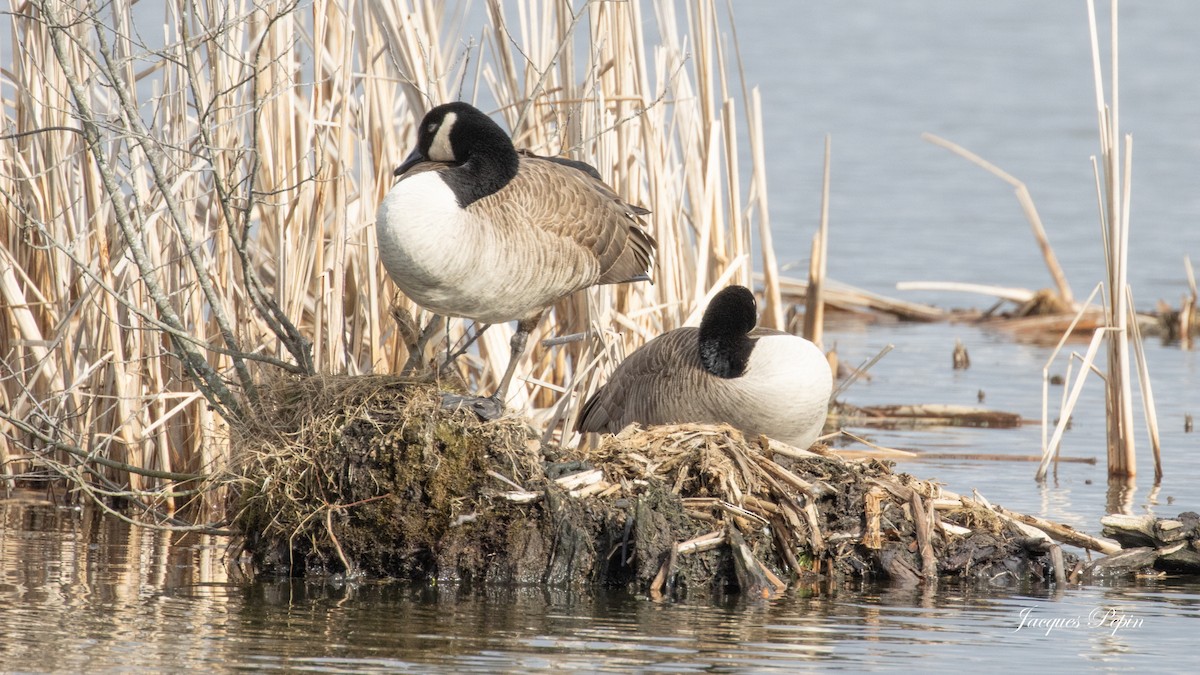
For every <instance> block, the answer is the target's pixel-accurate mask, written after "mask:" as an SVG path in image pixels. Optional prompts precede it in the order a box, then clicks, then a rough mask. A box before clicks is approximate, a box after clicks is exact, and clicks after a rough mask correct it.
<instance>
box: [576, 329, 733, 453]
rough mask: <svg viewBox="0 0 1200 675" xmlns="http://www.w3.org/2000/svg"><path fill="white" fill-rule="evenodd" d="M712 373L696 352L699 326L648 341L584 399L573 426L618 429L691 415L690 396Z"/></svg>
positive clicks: (586, 429)
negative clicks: (688, 407) (702, 364)
mask: <svg viewBox="0 0 1200 675" xmlns="http://www.w3.org/2000/svg"><path fill="white" fill-rule="evenodd" d="M706 378H711V376H710V375H709V374H708V373H707V372H705V371H704V368H703V367H702V366H701V364H700V357H699V355H698V354H697V330H696V329H695V328H679V329H676V330H673V331H671V332H669V333H666V334H664V335H660V336H659V337H657V338H655V339H653V340H651V341H650V342H647V343H646V344H645V346H643V347H642V348H641V349H639V350H637V351H635V352H634V353H633V354H630V355H629V357H628V358H627V359H625V360H624V361H623V362H622V363H621V365H619V366H617V369H616V370H615V371H613V374H612V376H611V377H609V379H608V382H607V383H606V384H605V385H604V386H602V387H601V388H600V389H598V390H597V391H596V393H595V394H593V395H592V397H591V398H589V399H588V400H587V402H586V403H584V404H583V408H582V409H581V410H580V414H579V420H578V421H577V422H576V425H575V428H576V430H577V431H580V432H584V433H586V432H595V433H606V432H607V433H614V434H615V433H617V432H619V431H620V430H621V429H624V428H625V427H627V426H629V425H630V424H632V423H634V422H639V423H641V424H647V425H649V424H669V423H672V422H683V421H688V420H689V419H690V418H692V417H694V415H693V414H691V413H689V411H687V410H685V407H686V406H687V405H688V403H687V401H688V399H689V398H690V397H691V395H692V394H693V393H694V392H696V391H697V390H698V389H701V388H702V387H703V383H704V380H705V379H706Z"/></svg>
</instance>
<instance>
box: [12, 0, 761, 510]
mask: <svg viewBox="0 0 1200 675" xmlns="http://www.w3.org/2000/svg"><path fill="white" fill-rule="evenodd" d="M149 4H150V3H142V4H139V5H137V6H136V7H135V6H134V3H133V2H132V1H131V0H113V1H112V2H107V3H97V2H88V3H70V2H61V1H60V0H13V1H12V12H13V13H12V18H11V32H12V35H11V44H12V45H13V59H12V63H11V65H10V66H9V67H7V68H6V69H5V70H4V71H3V75H2V76H3V77H4V78H5V80H6V82H5V83H4V85H5V86H4V87H2V88H0V90H2V91H4V92H5V93H6V94H7V95H10V96H11V98H7V99H5V100H4V101H3V106H2V109H3V121H2V126H0V136H2V138H0V300H2V304H0V358H2V359H3V371H2V372H0V434H2V438H3V441H2V442H0V463H2V464H0V467H2V468H0V471H2V472H3V474H2V476H0V477H4V476H7V477H9V478H12V477H15V476H24V477H26V478H32V477H34V476H35V475H45V476H48V477H61V476H69V477H71V478H72V480H74V481H76V482H77V484H79V485H80V486H82V489H85V490H88V491H90V492H93V493H95V494H96V495H97V496H105V495H108V496H114V495H116V496H125V497H131V498H134V499H136V500H137V501H140V502H142V503H148V504H152V505H153V506H155V507H157V508H158V512H159V513H160V515H161V514H163V513H169V512H170V511H171V510H173V509H174V508H175V507H176V506H177V504H176V500H177V499H191V498H193V497H194V496H195V495H196V494H198V493H200V492H202V491H201V490H200V486H199V484H198V481H199V479H201V478H203V477H209V476H213V475H217V474H219V472H220V471H221V469H222V467H224V466H226V465H227V464H228V463H229V461H230V457H229V447H228V443H227V440H226V439H227V438H228V436H227V425H228V424H230V423H236V422H237V420H238V419H239V418H240V417H242V416H245V415H253V414H255V405H256V396H255V386H256V383H257V382H259V381H261V379H262V378H263V377H265V376H267V375H269V374H271V373H274V372H284V373H296V374H307V373H348V374H360V373H371V372H388V371H391V370H395V369H398V368H399V367H400V365H401V364H403V363H405V361H406V359H407V354H406V353H405V346H404V345H405V340H404V331H401V330H399V329H398V328H397V324H396V322H395V321H394V320H393V318H392V316H391V310H393V308H394V309H395V310H397V311H399V312H401V313H417V314H418V316H417V317H416V318H417V320H418V321H420V322H421V323H422V324H423V323H425V322H426V321H428V319H429V317H428V316H426V315H425V314H423V313H420V312H419V311H418V309H417V308H415V307H414V306H412V305H411V304H410V303H409V302H408V301H407V300H406V299H404V298H403V297H401V296H399V294H398V293H397V291H396V289H395V288H394V287H393V286H392V285H391V283H390V282H389V281H388V280H387V277H386V275H385V274H384V273H383V271H382V268H381V267H380V265H379V263H378V260H377V258H376V254H375V232H374V213H375V208H376V205H377V204H378V203H379V202H380V200H381V199H382V197H383V195H384V194H385V193H386V191H387V190H388V189H389V188H390V187H391V185H392V182H393V179H392V168H393V167H394V166H395V165H396V164H397V163H398V161H399V160H400V159H401V158H402V157H403V156H404V155H405V154H406V153H407V152H408V150H409V149H410V146H411V144H412V143H413V142H414V133H413V126H414V125H415V123H416V122H417V121H418V120H419V119H420V117H421V115H422V113H423V112H424V111H425V110H426V109H427V108H428V107H431V106H432V105H434V104H437V103H440V102H443V101H447V100H451V99H458V98H463V99H466V100H470V101H474V102H476V103H477V104H478V105H480V106H481V107H482V108H484V109H485V110H487V111H489V112H492V113H493V114H495V115H496V116H497V117H498V118H501V119H502V120H503V122H504V123H505V124H506V126H507V127H508V128H509V129H510V130H511V131H512V134H513V136H514V138H515V140H516V142H517V144H518V146H523V147H527V148H530V149H532V150H534V151H535V152H538V153H541V154H561V155H567V156H570V157H573V158H576V159H581V160H584V161H587V162H589V163H591V164H593V165H595V166H596V167H597V168H598V169H599V171H600V173H601V174H602V175H603V176H604V178H605V179H606V180H607V181H608V182H609V183H610V184H611V185H612V186H613V187H614V188H615V189H616V190H617V192H618V193H620V194H621V195H623V196H624V197H625V198H626V199H627V200H628V201H630V202H633V203H637V204H642V205H645V206H647V207H648V208H650V209H651V210H652V211H653V213H652V214H651V215H650V216H649V217H648V221H649V226H650V229H651V231H652V233H653V234H654V236H655V237H656V238H657V239H658V241H659V243H660V248H659V252H658V260H657V266H656V268H655V270H654V278H655V283H654V284H653V285H651V284H635V285H628V286H614V287H605V288H599V289H594V290H591V291H588V292H585V293H580V294H578V295H577V296H576V297H574V298H571V299H568V300H565V301H564V302H562V303H560V305H559V306H557V307H556V308H555V309H554V311H553V312H552V313H551V315H550V316H549V317H548V319H547V320H545V321H544V322H543V324H542V326H541V334H540V335H536V336H535V340H534V341H533V342H534V344H535V345H537V346H535V347H534V348H533V349H532V350H531V355H530V357H529V358H528V360H527V361H526V365H524V366H523V367H522V368H520V369H519V370H518V378H519V382H518V384H519V385H520V386H517V387H515V391H516V396H515V397H514V398H513V399H512V400H510V405H511V406H512V407H514V408H516V409H528V410H530V411H531V412H532V413H533V414H534V415H535V416H536V417H537V418H538V419H539V420H540V421H541V422H542V423H543V424H544V425H545V426H546V428H547V429H548V432H547V433H553V432H554V430H555V429H564V428H568V427H567V426H566V425H569V424H570V422H571V418H572V415H573V414H574V401H577V400H578V398H579V397H581V396H585V395H586V394H587V393H588V392H589V391H590V390H591V389H593V388H594V387H595V386H596V384H597V381H598V379H599V378H600V376H601V374H602V372H603V371H604V370H606V369H607V368H609V367H610V366H611V365H612V363H613V362H614V361H615V359H616V358H618V357H619V355H620V354H621V353H622V352H626V351H628V350H630V349H632V348H634V347H636V346H638V345H639V344H641V343H642V342H644V341H645V340H646V339H648V338H650V337H653V336H654V335H657V334H659V333H661V332H663V331H665V330H669V329H671V328H675V327H677V326H679V325H682V324H683V323H685V322H686V321H689V320H695V319H696V318H697V316H698V312H699V309H700V308H701V307H702V306H703V303H704V301H705V298H706V297H707V296H708V295H709V293H710V292H711V291H712V289H713V288H714V287H715V286H720V285H724V284H726V283H729V282H739V283H744V284H748V283H749V282H750V280H751V267H752V262H751V260H750V256H751V239H752V237H754V236H761V237H763V238H767V237H768V236H769V230H768V229H767V225H768V221H767V202H766V183H765V178H766V177H765V173H764V171H763V141H762V134H761V131H760V128H761V124H760V121H759V114H758V112H759V110H758V105H757V97H756V96H754V97H753V101H746V100H745V96H746V94H744V92H745V89H744V86H743V85H742V83H740V82H736V81H732V80H731V79H730V76H729V73H730V72H736V64H735V62H734V60H735V57H736V55H735V54H733V53H731V52H730V51H729V48H728V46H727V44H726V41H725V32H726V30H727V23H725V20H724V19H723V18H722V17H721V14H720V12H718V10H717V7H716V3H715V2H713V1H712V0H689V1H688V2H685V3H677V2H674V1H672V0H656V1H655V2H651V3H639V2H625V3H613V2H588V1H585V0H580V1H578V2H574V3H572V2H563V1H561V0H522V1H521V2H515V3H502V2H498V1H496V0H492V1H489V2H487V3H486V6H485V8H484V9H485V10H486V16H485V17H474V16H472V15H471V14H470V13H468V14H466V15H465V16H464V15H461V14H460V13H459V12H458V8H457V7H453V6H452V7H449V8H448V7H446V5H445V4H444V3H442V2H440V1H438V0H424V1H422V0H405V1H402V2H397V3H374V2H361V1H359V0H316V1H314V2H312V3H310V4H305V5H300V4H299V3H296V2H274V1H268V0H259V1H257V2H253V1H250V0H234V1H233V2H222V3H213V2H204V1H198V0H168V1H167V2H166V3H165V4H162V5H155V6H154V7H150V6H148V5H149ZM160 8H161V11H162V13H161V14H157V12H159V11H160ZM647 9H649V10H650V11H653V12H654V14H655V16H654V20H653V21H651V20H648V17H645V16H643V14H642V13H643V11H646V10H647ZM680 10H682V11H683V12H684V14H683V15H680V14H678V13H677V12H678V11H680ZM476 19H478V20H479V21H478V27H476V28H471V27H470V26H472V25H475V20H476ZM648 26H654V27H656V30H657V31H658V32H657V34H651V35H647V34H645V31H646V30H647V27H648ZM747 111H749V114H747ZM744 138H748V139H750V143H751V145H752V147H751V148H750V153H749V155H750V156H751V157H753V161H752V164H751V166H749V167H744V166H740V165H739V162H738V157H739V148H738V143H739V142H741V141H742V140H743V139H744ZM747 176H749V181H750V182H749V185H750V189H747V188H746V186H745V179H746V177H747ZM759 225H762V231H761V232H760V231H759V230H758V229H757V228H758V227H759ZM767 244H768V245H764V246H763V247H762V248H763V253H764V257H765V261H764V266H765V267H766V270H767V273H768V276H767V278H768V280H772V279H774V278H775V277H774V276H773V273H774V267H773V265H772V264H771V263H772V261H773V253H772V251H771V248H770V246H769V240H768V242H767ZM772 285H773V283H772V284H769V286H772ZM767 297H768V298H770V299H772V300H773V302H770V303H768V310H769V311H768V312H767V316H768V317H771V316H781V312H780V311H779V308H778V305H777V302H778V297H779V294H778V289H777V288H768V289H767ZM768 320H769V319H768ZM460 324H461V322H458V321H456V322H453V323H452V324H451V327H450V333H451V337H452V338H457V337H459V336H461V335H462V332H463V327H462V326H461V325H460ZM511 329H512V327H511V326H503V327H501V326H496V327H493V328H492V329H491V330H489V331H488V332H486V333H485V334H484V335H483V337H482V338H481V340H480V343H479V347H478V350H477V352H476V353H473V354H469V355H468V356H467V357H466V358H464V359H463V360H462V365H461V367H462V373H461V374H462V375H463V376H464V377H466V378H467V380H468V381H469V385H470V386H471V387H472V388H474V389H487V388H488V387H490V386H492V384H493V383H494V381H495V380H496V378H497V377H498V375H499V372H498V371H499V370H500V369H502V368H503V365H504V363H505V362H506V359H507V355H508V339H509V335H510V334H511V333H510V331H511ZM572 333H582V334H584V335H587V336H589V337H588V338H587V339H584V340H580V341H576V342H567V343H566V344H562V345H558V346H553V347H543V346H541V345H538V344H537V343H538V340H537V338H540V337H545V336H551V335H566V334H572ZM493 357H494V358H493ZM530 363H531V364H532V365H531V366H530V365H528V364H530Z"/></svg>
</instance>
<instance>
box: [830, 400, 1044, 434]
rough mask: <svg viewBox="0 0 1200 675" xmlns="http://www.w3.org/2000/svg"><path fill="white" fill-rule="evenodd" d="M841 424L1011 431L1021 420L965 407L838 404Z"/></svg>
mask: <svg viewBox="0 0 1200 675" xmlns="http://www.w3.org/2000/svg"><path fill="white" fill-rule="evenodd" d="M836 417H837V419H838V421H839V422H840V423H841V424H857V425H862V426H877V425H902V424H909V425H933V426H954V427H987V428H993V429H1011V428H1013V427H1019V426H1021V423H1022V418H1021V416H1020V415H1018V414H1017V413H1011V412H1004V411H1001V410H991V409H988V408H979V407H975V406H966V405H943V404H933V403H929V404H922V405H880V406H866V407H856V406H850V405H842V406H841V407H840V408H839V409H838V410H837V411H836Z"/></svg>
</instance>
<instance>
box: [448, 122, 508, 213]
mask: <svg viewBox="0 0 1200 675" xmlns="http://www.w3.org/2000/svg"><path fill="white" fill-rule="evenodd" d="M497 130H498V131H499V129H497ZM500 133H501V137H498V138H490V137H489V138H480V139H478V140H476V141H475V142H474V143H473V144H472V146H471V148H470V149H469V150H468V151H467V153H466V157H467V161H465V162H463V163H462V164H459V165H458V166H456V167H454V168H452V169H450V170H448V171H446V172H445V173H444V174H443V177H444V179H445V181H446V184H447V185H449V186H450V188H451V189H452V190H454V194H455V196H456V197H457V199H458V206H459V208H466V207H467V206H469V205H471V204H473V203H475V202H477V201H479V200H480V199H483V198H484V197H487V196H488V195H491V194H495V193H497V192H499V191H500V190H501V189H503V188H504V186H505V185H508V184H509V182H511V181H512V179H513V178H516V176H517V169H518V168H519V167H520V158H519V157H518V156H517V150H516V148H514V147H513V144H512V141H510V140H508V137H507V136H504V135H503V132H500Z"/></svg>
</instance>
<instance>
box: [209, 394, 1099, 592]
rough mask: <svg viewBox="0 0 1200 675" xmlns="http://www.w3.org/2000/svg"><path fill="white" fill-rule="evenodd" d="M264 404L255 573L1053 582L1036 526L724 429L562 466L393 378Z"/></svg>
mask: <svg viewBox="0 0 1200 675" xmlns="http://www.w3.org/2000/svg"><path fill="white" fill-rule="evenodd" d="M262 391H263V396H262V398H263V406H262V408H261V410H260V411H259V412H260V414H259V415H258V416H257V417H256V418H255V422H254V423H253V424H247V425H245V426H244V427H242V428H240V429H239V430H238V433H237V435H236V436H235V442H234V446H235V452H236V457H237V459H238V464H237V471H238V475H239V477H240V478H239V481H238V483H237V485H238V486H239V489H237V490H234V491H233V492H234V493H235V497H234V499H235V502H236V503H235V505H234V509H233V510H234V512H235V513H237V517H236V521H235V522H236V525H237V527H238V528H239V530H240V531H241V532H242V533H243V538H244V545H245V547H246V549H247V550H248V551H249V552H250V554H251V555H252V558H253V560H254V562H255V563H256V565H257V568H258V570H259V571H261V572H268V573H271V572H273V573H284V574H309V575H323V574H357V573H363V574H368V575H372V576H392V577H399V578H403V579H407V580H415V581H424V582H428V581H479V582H499V583H531V584H548V585H554V586H571V587H581V586H586V585H591V584H600V585H605V586H619V587H620V586H623V587H627V588H629V589H630V590H633V591H635V592H648V593H649V594H650V595H651V596H653V597H677V596H680V595H687V594H696V595H712V594H720V593H725V592H730V591H733V590H735V589H737V590H740V591H741V592H744V593H750V594H752V595H756V596H757V595H761V596H765V597H770V596H773V595H776V594H778V593H780V592H782V591H783V590H784V589H786V588H787V586H788V584H789V583H793V582H794V581H796V580H807V581H813V580H817V579H820V578H826V579H845V578H879V579H892V580H896V581H899V582H901V583H934V582H936V580H937V578H938V577H940V576H945V575H953V576H959V577H966V578H973V579H987V580H997V579H1000V580H1008V581H1011V582H1014V583H1016V582H1020V583H1027V582H1038V581H1044V580H1047V579H1051V578H1053V577H1052V576H1051V575H1052V574H1054V572H1055V569H1056V564H1055V562H1053V557H1054V556H1053V555H1052V553H1053V552H1054V551H1055V550H1056V545H1054V544H1053V542H1052V541H1051V540H1050V536H1052V535H1045V534H1041V531H1040V530H1038V529H1036V528H1037V526H1038V525H1037V523H1036V522H1035V523H1034V525H1028V524H1026V523H1024V522H1022V521H1021V520H1020V519H1019V518H1018V517H1017V516H1019V514H1016V515H1013V514H1011V512H1004V511H1003V510H997V509H998V507H995V508H993V507H992V506H991V505H990V504H987V503H986V501H984V500H982V499H970V498H965V497H957V496H955V495H950V494H949V493H945V492H944V491H942V490H941V489H940V488H939V487H938V486H937V485H935V484H932V483H928V482H924V481H919V480H916V479H914V478H912V477H911V476H908V475H906V474H895V473H893V472H892V467H891V464H890V463H886V462H883V461H880V460H878V459H866V460H862V461H848V460H845V459H842V458H840V457H837V456H834V455H832V454H830V453H827V452H809V451H802V450H797V449H795V448H790V447H788V446H783V445H780V444H778V443H775V442H773V441H769V440H768V439H766V438H761V437H760V438H757V439H747V438H745V437H744V436H743V435H742V434H741V433H740V432H738V431H737V430H734V429H733V428H731V427H728V426H725V425H670V426H662V427H655V428H651V429H639V428H637V427H631V428H629V429H626V430H625V431H624V432H622V433H621V434H618V435H616V436H607V437H605V438H603V439H602V440H601V441H600V442H599V444H598V445H596V446H595V447H590V448H560V447H557V446H554V445H546V444H542V443H541V442H540V441H538V440H536V434H535V432H534V430H533V429H532V428H531V427H530V426H529V424H528V423H527V422H526V421H524V420H523V419H520V418H516V417H506V418H503V419H501V420H498V421H495V422H481V421H479V420H478V419H476V418H474V417H473V416H471V415H469V414H467V413H465V412H449V411H445V410H443V409H442V408H441V406H440V397H439V396H438V394H437V388H436V387H435V386H434V385H433V384H431V383H428V382H421V381H415V380H411V379H405V378H400V377H384V376H377V377H353V378H351V377H329V376H324V377H310V378H289V379H280V380H278V381H275V382H271V383H267V384H265V385H264V386H263V387H262ZM819 449H820V448H819V447H818V450H819ZM1030 531H1033V532H1036V533H1038V535H1039V536H1036V537H1035V536H1031V534H1030ZM1114 548H1115V549H1116V550H1119V547H1114ZM1074 563H1075V560H1074V559H1073V558H1072V557H1070V556H1067V559H1066V563H1065V564H1066V565H1067V566H1071V565H1073V564H1074ZM1063 564H1064V563H1057V567H1061V565H1063Z"/></svg>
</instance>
